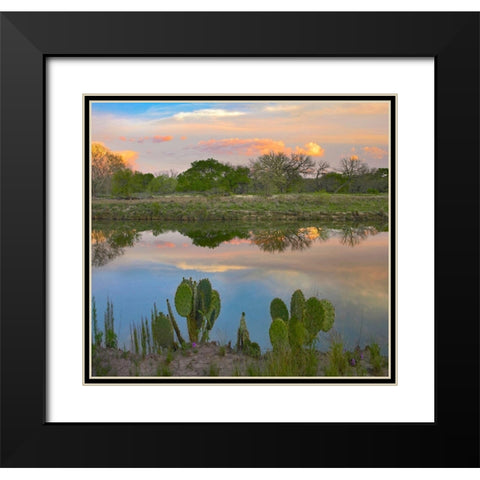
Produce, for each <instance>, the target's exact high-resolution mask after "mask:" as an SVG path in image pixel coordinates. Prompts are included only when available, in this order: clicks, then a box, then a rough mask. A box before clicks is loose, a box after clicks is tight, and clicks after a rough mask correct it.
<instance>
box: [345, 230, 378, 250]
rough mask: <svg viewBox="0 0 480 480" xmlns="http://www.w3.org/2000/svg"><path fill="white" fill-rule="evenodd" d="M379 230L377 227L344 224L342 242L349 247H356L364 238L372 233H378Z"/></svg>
mask: <svg viewBox="0 0 480 480" xmlns="http://www.w3.org/2000/svg"><path fill="white" fill-rule="evenodd" d="M377 233H378V230H377V229H376V228H375V227H372V226H370V227H363V226H362V227H353V226H351V225H344V226H343V228H342V230H341V237H340V242H341V244H342V245H346V246H348V247H356V246H357V245H359V244H360V242H361V241H362V240H365V239H366V238H367V237H368V236H370V235H376V234H377Z"/></svg>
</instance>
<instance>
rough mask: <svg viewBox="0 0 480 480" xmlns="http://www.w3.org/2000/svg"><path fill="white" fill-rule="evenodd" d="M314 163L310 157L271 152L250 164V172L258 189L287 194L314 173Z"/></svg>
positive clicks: (265, 191)
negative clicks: (303, 177)
mask: <svg viewBox="0 0 480 480" xmlns="http://www.w3.org/2000/svg"><path fill="white" fill-rule="evenodd" d="M313 166H314V162H313V160H312V159H311V158H310V157H309V156H308V155H303V154H297V153H292V154H291V155H290V156H288V155H286V154H285V153H283V152H278V153H276V152H270V153H267V154H264V155H262V156H261V157H259V158H257V159H256V160H254V161H251V162H250V172H251V176H252V179H253V183H254V185H255V187H256V189H259V190H262V191H263V192H264V193H267V194H270V193H276V192H280V193H285V192H288V191H291V190H292V188H293V187H294V185H295V184H296V183H298V182H300V181H301V180H302V175H306V174H310V173H312V172H313Z"/></svg>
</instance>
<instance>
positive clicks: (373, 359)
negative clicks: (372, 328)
mask: <svg viewBox="0 0 480 480" xmlns="http://www.w3.org/2000/svg"><path fill="white" fill-rule="evenodd" d="M368 350H369V352H370V363H371V365H372V368H373V373H374V374H375V375H381V373H382V369H383V367H384V366H385V362H384V359H383V357H382V355H381V353H380V345H378V343H376V342H373V343H371V344H370V345H369V347H368Z"/></svg>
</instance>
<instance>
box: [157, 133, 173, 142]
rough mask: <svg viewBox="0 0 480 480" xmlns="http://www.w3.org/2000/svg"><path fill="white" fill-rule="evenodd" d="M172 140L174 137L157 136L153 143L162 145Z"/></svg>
mask: <svg viewBox="0 0 480 480" xmlns="http://www.w3.org/2000/svg"><path fill="white" fill-rule="evenodd" d="M172 139H173V137H172V136H171V135H165V136H161V135H155V136H154V137H153V139H152V141H153V143H162V142H169V141H170V140H172Z"/></svg>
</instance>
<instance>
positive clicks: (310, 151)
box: [295, 142, 325, 157]
mask: <svg viewBox="0 0 480 480" xmlns="http://www.w3.org/2000/svg"><path fill="white" fill-rule="evenodd" d="M305 147H306V148H301V147H298V146H297V147H296V148H295V153H301V154H303V155H309V156H311V157H323V155H325V150H324V149H323V148H322V147H321V146H320V145H318V144H316V143H314V142H309V143H306V144H305Z"/></svg>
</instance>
